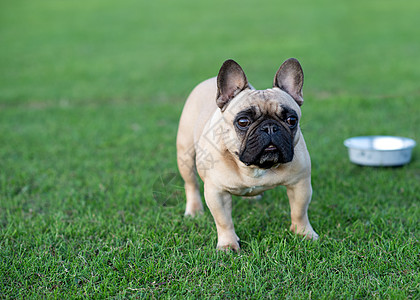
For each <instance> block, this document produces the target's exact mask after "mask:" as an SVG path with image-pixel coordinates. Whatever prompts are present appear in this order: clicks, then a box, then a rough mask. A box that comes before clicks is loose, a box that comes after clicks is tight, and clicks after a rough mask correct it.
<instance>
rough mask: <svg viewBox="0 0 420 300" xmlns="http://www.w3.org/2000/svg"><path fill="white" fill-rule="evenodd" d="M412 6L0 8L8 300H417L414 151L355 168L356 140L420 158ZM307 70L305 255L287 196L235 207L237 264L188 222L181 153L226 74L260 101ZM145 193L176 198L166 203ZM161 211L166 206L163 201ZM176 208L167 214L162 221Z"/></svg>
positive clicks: (212, 236) (0, 246)
mask: <svg viewBox="0 0 420 300" xmlns="http://www.w3.org/2000/svg"><path fill="white" fill-rule="evenodd" d="M419 12H420V2H418V1H415V0H412V1H403V2H397V1H388V0H385V1H377V0H374V1H362V0H355V1H351V2H339V1H332V0H321V1H317V2H314V1H308V0H302V1H294V2H286V1H274V0H262V1H258V2H257V1H248V0H246V1H237V0H234V1H221V0H216V1H211V2H210V1H201V2H198V1H196V2H192V1H186V0H180V1H176V2H175V1H163V0H156V1H134V0H123V1H118V2H116V1H110V0H102V1H99V0H91V1H81V0H75V1H62V0H60V1H59V0H42V1H29V0H17V1H1V2H0V298H15V297H16V298H28V297H29V298H68V297H76V298H77V297H78V298H80V297H116V298H118V297H120V298H124V297H132V298H136V297H137V298H153V297H154V298H171V297H178V298H181V297H186V296H189V297H195V298H201V297H212V296H213V297H220V298H228V297H232V298H235V297H236V298H262V297H266V298H269V297H272V298H295V299H302V298H311V297H312V298H323V297H325V298H349V297H350V298H351V297H355V298H366V297H368V298H378V299H383V298H386V297H390V298H419V296H420V295H419V289H418V287H419V284H420V276H419V272H418V270H419V268H420V266H419V260H418V257H419V240H418V236H419V228H418V223H419V222H418V221H419V220H418V216H419V213H420V212H419V206H418V203H419V200H420V199H419V195H420V187H419V184H418V182H419V180H420V160H419V154H418V153H419V150H418V147H417V148H416V149H414V154H413V161H412V162H411V163H410V164H409V165H408V166H405V167H403V168H391V169H390V168H360V167H358V166H354V165H351V164H350V163H349V162H348V158H347V154H346V149H345V148H344V146H343V145H342V142H343V140H344V139H345V138H347V137H349V136H355V135H370V134H372V135H373V134H389V135H402V136H407V137H410V138H414V139H415V140H417V141H419V140H420V134H419V128H420V117H419V116H420V114H419V111H420V107H419V97H420V87H419V84H418V82H419V79H420V68H419V66H420V56H419V54H418V53H419V51H420V39H419V38H418V36H419V28H420V18H418V15H419ZM289 57H296V58H298V59H299V60H300V62H301V63H302V66H303V69H304V72H305V85H304V96H305V104H304V106H303V107H302V109H303V119H302V121H301V126H302V129H303V132H304V135H305V140H306V142H307V145H308V148H309V152H310V154H311V159H312V164H313V173H312V179H313V188H314V197H313V202H312V203H311V206H310V211H309V214H310V219H311V223H312V225H313V226H314V228H315V230H316V231H317V232H318V233H319V234H320V241H319V243H308V242H305V241H302V240H300V239H299V238H297V237H295V236H293V235H291V234H290V232H288V230H287V228H288V226H289V223H290V217H289V207H288V204H287V199H286V193H285V190H284V189H281V188H278V189H275V190H272V191H269V192H267V193H266V194H265V196H264V198H263V199H262V200H261V201H260V202H257V203H255V202H252V201H244V200H242V201H241V200H240V199H235V201H234V213H233V216H234V222H235V226H236V231H237V233H238V235H239V236H240V237H241V240H242V249H243V250H242V252H241V254H240V255H230V254H227V255H225V254H224V253H217V252H216V251H215V250H214V248H215V245H216V232H215V226H214V223H213V219H212V217H211V215H210V213H209V212H208V210H207V211H206V214H205V215H204V216H203V217H202V218H199V219H194V220H190V219H184V218H183V217H182V214H183V210H184V194H183V189H182V187H181V184H182V183H181V181H180V178H179V176H178V177H176V178H175V179H174V182H172V183H170V184H168V183H166V182H163V181H161V180H160V179H161V178H169V177H168V176H167V175H170V176H171V175H172V174H177V170H176V159H175V157H176V155H175V138H176V130H177V124H178V119H179V115H180V113H181V110H182V106H183V103H184V101H185V99H186V97H187V95H188V93H189V92H190V90H191V89H192V88H193V87H194V86H195V85H196V84H197V83H198V82H200V81H201V80H204V79H206V78H208V77H212V76H216V75H217V72H218V70H219V68H220V66H221V64H222V62H223V61H224V60H225V59H228V58H233V59H235V60H236V61H238V62H239V63H240V64H241V66H242V67H243V68H244V70H245V72H246V74H247V76H248V79H249V80H250V81H251V83H252V84H253V85H254V86H255V87H256V88H260V89H263V88H267V87H270V86H271V83H272V79H273V77H274V74H275V72H276V71H277V69H278V67H279V66H280V64H281V63H282V62H283V61H284V60H285V59H287V58H289ZM154 192H162V195H164V196H167V197H168V202H167V206H163V202H164V201H166V200H165V199H163V200H162V199H157V198H156V197H155V195H154ZM161 200H162V201H161ZM165 203H166V202H165Z"/></svg>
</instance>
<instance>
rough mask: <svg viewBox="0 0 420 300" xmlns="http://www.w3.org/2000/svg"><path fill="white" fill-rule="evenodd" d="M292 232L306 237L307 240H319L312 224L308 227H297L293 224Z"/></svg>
mask: <svg viewBox="0 0 420 300" xmlns="http://www.w3.org/2000/svg"><path fill="white" fill-rule="evenodd" d="M290 230H291V231H292V232H294V233H295V234H298V235H301V236H304V237H305V238H306V239H307V240H312V241H316V240H317V239H318V238H319V235H318V234H317V233H316V232H315V230H313V228H312V226H311V225H310V224H307V225H296V224H292V225H291V226H290Z"/></svg>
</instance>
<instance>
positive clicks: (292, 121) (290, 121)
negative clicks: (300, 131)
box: [286, 116, 298, 127]
mask: <svg viewBox="0 0 420 300" xmlns="http://www.w3.org/2000/svg"><path fill="white" fill-rule="evenodd" d="M297 121H298V119H297V118H296V117H293V116H290V117H288V118H287V119H286V122H287V124H289V126H290V127H295V126H296V124H297Z"/></svg>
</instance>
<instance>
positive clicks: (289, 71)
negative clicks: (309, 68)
mask: <svg viewBox="0 0 420 300" xmlns="http://www.w3.org/2000/svg"><path fill="white" fill-rule="evenodd" d="M302 86H303V70H302V67H301V65H300V63H299V61H298V60H297V59H296V58H289V59H288V60H286V61H285V62H284V63H283V64H282V65H281V66H280V68H279V70H278V71H277V73H276V76H274V83H273V87H278V88H280V89H281V90H283V91H285V92H286V93H288V94H289V95H290V96H292V98H293V99H295V101H296V103H297V104H299V106H301V105H302V104H303V94H302Z"/></svg>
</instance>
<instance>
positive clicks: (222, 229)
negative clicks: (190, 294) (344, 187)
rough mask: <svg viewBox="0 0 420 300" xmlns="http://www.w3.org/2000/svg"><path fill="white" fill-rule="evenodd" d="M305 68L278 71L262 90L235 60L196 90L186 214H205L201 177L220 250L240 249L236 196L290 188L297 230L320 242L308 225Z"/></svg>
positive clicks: (188, 124) (186, 144)
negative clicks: (234, 217)
mask: <svg viewBox="0 0 420 300" xmlns="http://www.w3.org/2000/svg"><path fill="white" fill-rule="evenodd" d="M302 86H303V70H302V67H301V65H300V63H299V61H298V60H297V59H294V58H290V59H288V60H286V61H285V62H284V63H283V64H282V65H281V66H280V68H279V69H278V71H277V73H276V75H275V77H274V83H273V88H271V89H266V90H255V89H254V88H253V87H252V86H251V85H250V84H249V83H248V80H247V77H246V75H245V73H244V71H243V69H242V68H241V66H240V65H239V64H238V63H236V62H235V61H234V60H227V61H225V62H224V63H223V65H222V67H221V68H220V71H219V74H218V76H217V77H214V78H211V79H208V80H206V81H204V82H202V83H200V84H199V85H198V86H196V87H195V88H194V89H193V91H192V92H191V94H190V95H189V97H188V99H187V101H186V103H185V106H184V109H183V111H182V114H181V118H180V121H179V127H178V134H177V163H178V168H179V171H180V174H181V176H182V178H183V179H184V182H185V193H186V199H187V201H186V210H185V215H186V216H196V215H197V214H201V213H202V212H203V204H202V201H201V196H200V190H199V184H198V182H197V176H196V173H198V175H199V176H200V178H201V179H202V180H203V182H204V198H205V201H206V204H207V206H208V208H209V209H210V212H211V214H212V215H213V218H214V221H215V223H216V228H217V236H218V242H217V248H218V249H223V250H229V249H231V250H234V251H239V250H240V245H239V238H238V236H237V235H236V233H235V229H234V225H233V222H232V216H231V213H232V197H231V195H239V196H256V195H259V194H261V193H262V192H264V191H265V190H268V189H272V188H274V187H276V186H278V185H283V186H286V188H287V196H288V198H289V203H290V210H291V227H290V230H291V231H293V232H295V233H297V234H300V235H303V236H305V237H306V238H307V239H312V240H316V239H318V234H317V233H316V232H315V231H314V230H313V228H312V226H311V224H310V223H309V219H308V206H309V203H310V201H311V197H312V186H311V160H310V156H309V153H308V150H307V148H306V144H305V141H304V138H303V135H302V132H301V130H300V126H299V121H300V119H301V109H300V106H301V105H302V104H303V95H302Z"/></svg>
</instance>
